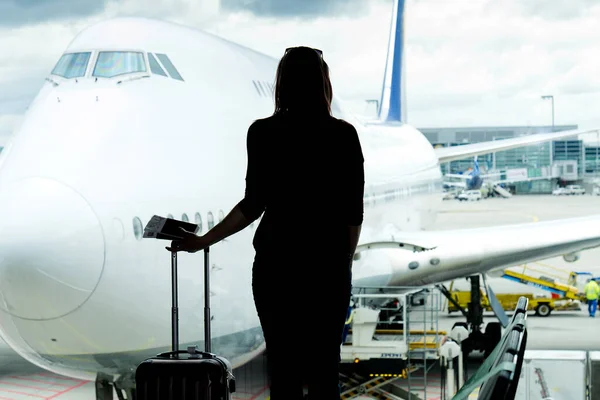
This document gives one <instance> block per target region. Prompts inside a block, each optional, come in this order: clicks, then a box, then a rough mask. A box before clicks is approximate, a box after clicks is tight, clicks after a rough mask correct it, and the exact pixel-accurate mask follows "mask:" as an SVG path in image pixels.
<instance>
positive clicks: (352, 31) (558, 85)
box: [0, 0, 600, 127]
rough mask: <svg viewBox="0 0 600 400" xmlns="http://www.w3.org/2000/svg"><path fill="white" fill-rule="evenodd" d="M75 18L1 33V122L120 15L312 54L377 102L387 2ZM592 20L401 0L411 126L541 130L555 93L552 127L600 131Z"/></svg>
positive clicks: (353, 92)
mask: <svg viewBox="0 0 600 400" xmlns="http://www.w3.org/2000/svg"><path fill="white" fill-rule="evenodd" d="M0 1H2V0H0ZM84 3H87V2H86V1H83V2H82V4H84ZM97 3H101V2H97ZM97 3H96V2H95V3H94V4H97ZM31 4H36V3H31ZM58 4H59V6H60V7H63V6H64V5H65V4H71V3H66V0H65V1H64V2H58ZM566 5H568V7H570V8H571V10H567V11H568V12H566V11H565V12H564V13H563V11H564V7H566ZM4 7H6V5H4ZM60 7H57V8H58V9H60ZM73 7H75V6H73ZM83 7H84V6H83V5H78V6H77V8H76V9H74V10H71V11H70V13H69V12H66V13H65V14H62V15H63V16H64V18H62V17H60V15H59V14H58V11H57V12H56V14H52V15H55V17H52V18H54V19H51V20H50V21H45V22H43V23H42V22H40V23H32V24H29V25H18V24H13V25H11V26H10V27H6V26H5V27H1V26H0V115H5V114H11V115H12V114H15V113H20V112H22V110H23V109H24V107H26V105H25V104H28V103H29V101H31V99H32V98H33V96H34V95H35V92H36V91H37V88H38V87H39V86H40V85H41V83H42V82H43V78H44V77H45V76H46V74H47V73H48V72H49V71H50V70H51V69H52V67H53V66H54V64H55V63H56V61H57V60H58V58H59V56H60V54H61V53H62V51H63V50H64V48H65V47H66V46H67V45H68V43H69V42H70V41H71V39H72V38H73V36H74V35H75V34H76V33H77V32H78V31H79V30H81V29H82V28H83V27H84V26H86V25H88V24H90V23H92V22H94V21H97V20H99V19H102V18H107V17H112V16H117V15H142V16H148V17H159V18H163V19H167V20H170V21H174V22H179V23H184V24H187V25H191V26H194V27H197V28H203V29H207V30H209V31H211V32H214V33H216V34H218V35H220V36H223V37H225V38H227V39H230V40H234V41H236V42H239V43H241V44H243V45H246V46H249V47H252V48H255V49H257V50H259V51H261V52H264V53H266V54H270V55H272V56H274V57H279V56H280V55H281V54H282V52H283V49H285V48H286V47H289V46H294V45H299V44H305V45H309V46H314V47H318V48H320V49H322V50H323V51H324V54H325V59H326V60H327V62H328V63H329V65H330V67H331V71H332V79H333V83H334V92H335V93H336V94H337V95H340V96H342V98H344V99H345V100H347V102H346V103H347V104H348V105H349V106H350V107H351V109H352V110H355V111H358V112H363V111H364V109H365V100H367V99H378V98H379V96H380V90H381V84H382V79H383V72H384V67H385V58H386V51H387V41H388V34H389V23H390V19H391V12H392V2H391V0H372V1H369V2H361V3H360V4H358V2H357V1H356V0H345V1H342V0H327V1H319V0H305V1H297V0H256V1H251V0H221V2H219V1H218V0H201V1H200V0H156V1H153V2H148V1H147V0H107V1H105V7H104V8H103V9H102V10H101V11H97V10H96V11H93V10H94V8H93V7H92V8H89V10H90V13H89V14H85V13H84V8H83ZM34 9H35V7H34V6H31V7H30V8H29V10H30V11H31V10H34ZM0 10H1V9H0ZM77 10H79V11H77ZM75 11H77V12H79V13H80V14H79V16H75V14H76V12H75ZM0 14H2V12H1V11H0ZM29 15H34V13H33V11H31V12H30V14H29ZM561 16H562V17H561ZM599 19H600V7H597V6H594V4H593V2H592V1H589V0H568V2H567V1H563V0H547V1H546V2H543V1H541V0H540V1H534V0H506V1H497V0H478V1H453V2H448V1H441V0H407V6H406V27H405V34H406V78H407V97H408V99H407V100H408V103H407V104H408V119H409V122H410V123H411V124H413V125H416V126H454V125H494V124H495V125H519V124H524V125H528V124H549V123H550V121H551V118H550V105H549V103H548V102H543V101H542V100H541V99H540V96H541V95H542V94H553V95H554V96H555V106H556V107H555V108H556V110H555V111H556V123H557V124H569V123H578V124H579V125H580V127H591V126H600V117H598V116H596V114H597V113H596V109H595V107H594V105H595V104H597V102H598V101H599V100H600V75H598V73H597V71H598V70H600V58H598V57H596V56H595V54H597V53H598V51H599V47H600V45H599V44H597V40H596V38H598V37H600V25H598V24H597V21H598V20H599ZM41 38H43V39H41ZM15 49H18V50H15Z"/></svg>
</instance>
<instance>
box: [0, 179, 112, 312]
mask: <svg viewBox="0 0 600 400" xmlns="http://www.w3.org/2000/svg"><path fill="white" fill-rule="evenodd" d="M104 245H105V243H104V234H103V231H102V227H101V225H100V221H99V220H98V218H97V216H96V214H95V213H94V210H93V209H92V207H91V206H90V205H89V203H88V202H87V201H86V200H85V199H84V198H83V197H82V196H81V195H80V194H79V193H77V192H76V191H75V190H74V189H71V188H70V187H68V186H66V185H63V184H61V183H59V182H57V181H55V180H52V179H46V178H28V179H23V180H20V181H17V182H15V183H12V184H9V185H6V186H5V185H2V187H0V309H3V310H4V311H6V312H7V313H10V314H11V315H12V316H14V317H17V318H21V319H27V320H38V321H40V320H49V319H54V318H60V317H62V316H65V315H67V314H69V313H71V312H73V311H74V310H76V309H77V308H79V307H80V306H81V305H82V304H83V303H85V302H86V300H87V299H88V298H89V297H90V296H91V295H92V293H93V292H94V290H95V288H96V286H97V284H98V282H99V281H100V277H101V275H102V271H103V269H104V257H105V248H104Z"/></svg>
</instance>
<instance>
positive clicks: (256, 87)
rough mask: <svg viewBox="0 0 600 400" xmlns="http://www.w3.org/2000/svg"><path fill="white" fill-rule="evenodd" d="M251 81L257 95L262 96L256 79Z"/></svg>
mask: <svg viewBox="0 0 600 400" xmlns="http://www.w3.org/2000/svg"><path fill="white" fill-rule="evenodd" d="M252 83H254V88H255V89H256V93H258V95H259V96H262V94H261V93H260V89H258V85H257V84H256V81H252Z"/></svg>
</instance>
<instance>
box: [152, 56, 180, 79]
mask: <svg viewBox="0 0 600 400" xmlns="http://www.w3.org/2000/svg"><path fill="white" fill-rule="evenodd" d="M149 53H152V55H153V56H155V57H156V60H157V61H158V62H159V64H160V66H161V67H162V68H163V70H164V71H165V72H166V73H167V74H168V75H169V78H171V79H175V80H176V81H180V82H185V79H184V78H183V75H181V72H179V69H178V68H177V67H176V66H175V63H174V62H173V60H171V57H169V55H168V54H167V53H159V52H156V51H152V52H149ZM159 55H162V56H165V57H167V60H169V62H170V63H171V65H172V66H173V68H174V69H175V72H177V75H179V78H176V77H174V76H173V74H172V73H171V72H170V71H169V68H167V67H165V64H164V63H163V61H162V60H161V59H160V57H159Z"/></svg>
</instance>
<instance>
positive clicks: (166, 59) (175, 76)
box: [156, 53, 183, 81]
mask: <svg viewBox="0 0 600 400" xmlns="http://www.w3.org/2000/svg"><path fill="white" fill-rule="evenodd" d="M156 57H158V59H159V60H160V62H161V63H162V65H163V66H164V67H165V69H166V70H167V72H168V73H169V75H171V78H173V79H178V80H180V81H182V80H183V78H182V77H181V75H179V72H178V71H177V68H175V66H174V65H173V63H172V62H171V60H170V59H169V57H167V55H166V54H159V53H156Z"/></svg>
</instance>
